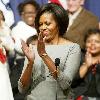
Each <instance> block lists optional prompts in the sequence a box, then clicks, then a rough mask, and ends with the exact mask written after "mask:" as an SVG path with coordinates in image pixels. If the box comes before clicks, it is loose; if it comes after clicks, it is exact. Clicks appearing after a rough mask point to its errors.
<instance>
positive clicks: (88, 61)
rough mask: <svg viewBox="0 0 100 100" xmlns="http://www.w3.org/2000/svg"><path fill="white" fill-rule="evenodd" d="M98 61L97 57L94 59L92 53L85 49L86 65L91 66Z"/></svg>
mask: <svg viewBox="0 0 100 100" xmlns="http://www.w3.org/2000/svg"><path fill="white" fill-rule="evenodd" d="M98 63H99V60H98V59H94V57H92V54H91V53H90V52H89V51H87V52H86V55H85V64H86V65H87V67H88V68H89V67H91V66H92V65H96V64H98Z"/></svg>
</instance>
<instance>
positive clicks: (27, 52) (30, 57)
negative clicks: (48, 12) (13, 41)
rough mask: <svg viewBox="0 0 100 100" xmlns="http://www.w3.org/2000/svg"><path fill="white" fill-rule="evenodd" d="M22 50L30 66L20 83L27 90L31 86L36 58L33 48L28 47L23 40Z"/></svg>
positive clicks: (27, 67)
mask: <svg viewBox="0 0 100 100" xmlns="http://www.w3.org/2000/svg"><path fill="white" fill-rule="evenodd" d="M22 50H23V52H24V54H25V56H26V57H27V59H28V64H27V66H26V68H25V70H24V72H23V73H22V75H21V77H20V80H19V81H20V82H21V84H22V87H21V88H23V89H26V88H27V87H28V86H29V85H30V82H31V76H32V69H33V64H34V59H35V57H34V53H33V49H32V47H28V46H27V45H26V43H25V42H24V41H23V40H22Z"/></svg>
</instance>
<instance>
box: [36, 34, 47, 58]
mask: <svg viewBox="0 0 100 100" xmlns="http://www.w3.org/2000/svg"><path fill="white" fill-rule="evenodd" d="M37 51H38V54H39V56H40V57H41V56H42V55H43V54H45V53H46V51H45V42H44V39H43V34H42V33H41V32H40V33H39V36H38V43H37Z"/></svg>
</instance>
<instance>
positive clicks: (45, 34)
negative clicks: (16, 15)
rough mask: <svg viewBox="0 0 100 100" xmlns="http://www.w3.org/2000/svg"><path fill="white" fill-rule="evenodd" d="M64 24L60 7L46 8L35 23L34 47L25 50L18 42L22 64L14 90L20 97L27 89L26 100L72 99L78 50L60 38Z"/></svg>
mask: <svg viewBox="0 0 100 100" xmlns="http://www.w3.org/2000/svg"><path fill="white" fill-rule="evenodd" d="M68 21H69V20H68V15H67V12H66V11H65V10H64V9H63V8H62V7H61V6H59V5H57V4H53V3H49V4H46V5H44V6H43V7H41V9H40V11H39V12H38V13H37V16H36V19H35V27H36V29H37V32H38V35H39V36H38V43H37V46H33V47H32V45H31V46H30V47H28V46H27V45H26V43H25V42H24V41H23V40H22V50H23V52H24V53H25V55H26V60H25V65H24V69H23V71H22V75H21V77H20V79H19V83H18V87H19V91H20V92H22V93H23V92H25V90H27V89H28V88H29V87H30V86H31V89H30V90H31V92H30V94H29V95H28V96H27V100H66V99H68V100H72V99H73V98H72V92H71V88H70V85H71V82H72V80H73V78H74V76H75V74H76V72H77V70H78V68H79V63H80V47H79V45H78V44H76V43H72V42H70V41H69V40H66V39H64V38H63V34H64V33H65V31H66V30H67V27H68ZM55 59H58V60H55ZM59 59H60V62H59ZM55 63H57V64H55ZM59 63H60V64H59Z"/></svg>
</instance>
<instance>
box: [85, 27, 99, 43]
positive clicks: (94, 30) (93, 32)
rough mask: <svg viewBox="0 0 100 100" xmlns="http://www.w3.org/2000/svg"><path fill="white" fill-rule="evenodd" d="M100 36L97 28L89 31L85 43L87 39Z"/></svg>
mask: <svg viewBox="0 0 100 100" xmlns="http://www.w3.org/2000/svg"><path fill="white" fill-rule="evenodd" d="M93 34H94V35H96V34H98V35H100V29H97V28H93V29H89V30H88V31H87V33H86V35H85V37H84V42H86V41H87V39H88V38H89V37H90V36H91V35H93Z"/></svg>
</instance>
